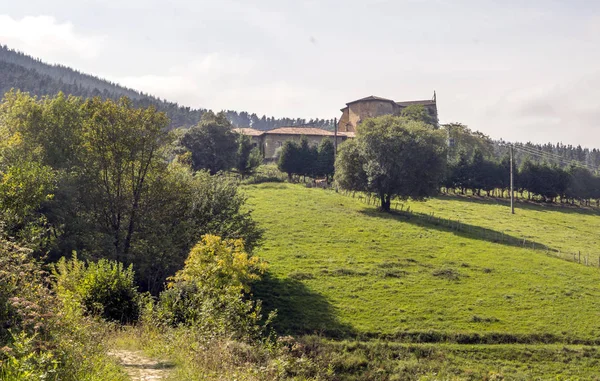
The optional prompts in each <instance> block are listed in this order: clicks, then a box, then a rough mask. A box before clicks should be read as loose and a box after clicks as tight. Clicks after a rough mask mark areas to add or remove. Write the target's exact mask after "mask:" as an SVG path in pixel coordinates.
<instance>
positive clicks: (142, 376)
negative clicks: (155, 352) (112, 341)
mask: <svg viewBox="0 0 600 381" xmlns="http://www.w3.org/2000/svg"><path fill="white" fill-rule="evenodd" d="M110 354H111V355H112V356H114V357H116V358H118V359H119V361H120V362H121V365H122V366H123V367H124V368H125V372H127V374H128V375H129V377H131V380H132V381H154V380H163V379H166V377H167V374H168V372H169V368H171V367H172V365H171V364H169V363H165V362H161V361H156V360H152V359H150V358H148V357H146V356H144V354H143V353H142V352H141V351H128V350H115V351H112V352H111V353H110Z"/></svg>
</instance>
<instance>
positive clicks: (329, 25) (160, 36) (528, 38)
mask: <svg viewBox="0 0 600 381" xmlns="http://www.w3.org/2000/svg"><path fill="white" fill-rule="evenodd" d="M0 43H3V44H7V45H8V46H10V47H12V48H16V49H18V50H21V51H24V52H26V53H28V54H30V55H33V56H36V57H39V58H41V59H42V60H44V61H47V62H51V63H62V64H65V65H68V66H71V67H73V68H76V69H78V70H80V71H84V72H88V73H92V74H95V75H98V76H100V77H104V78H108V79H110V80H113V81H116V82H119V83H121V84H123V85H126V86H128V87H133V88H135V89H138V90H142V91H145V92H149V93H152V94H155V95H156V96H159V97H161V98H166V99H168V100H171V101H177V102H179V103H181V104H183V105H187V106H191V107H206V108H212V109H215V110H221V109H234V110H238V111H242V110H246V111H249V112H256V113H257V114H259V115H262V114H266V115H273V116H277V117H282V116H288V117H305V118H311V117H319V118H333V117H338V118H339V116H340V114H341V113H340V112H339V109H340V108H341V107H343V106H344V104H345V103H346V102H349V101H351V100H354V99H357V98H361V97H364V96H368V95H377V96H381V97H386V98H392V99H394V100H398V101H401V100H413V99H428V98H431V97H432V94H433V91H434V90H436V92H437V99H438V111H439V115H440V121H441V122H442V123H446V122H462V123H464V124H467V125H468V126H470V127H471V128H473V129H476V130H480V131H482V132H484V133H486V134H488V135H490V136H492V137H493V138H504V139H505V140H519V141H528V140H531V141H535V142H548V141H551V142H559V141H560V142H564V143H572V144H582V145H584V146H587V147H599V148H600V1H596V0H570V1H568V0H564V1H551V0H547V1H542V0H528V1H523V0H519V1H512V0H502V1H500V0H494V1H485V0H473V1H466V0H465V1H457V0H437V1H436V0H423V1H417V0H413V1H408V0H391V1H384V0H362V1H356V0H345V1H336V0H320V1H319V0H317V1H291V0H272V1H271V0H264V1H253V2H250V1H235V0H212V1H202V0H197V1H191V0H190V1H184V0H170V1H158V0H143V1H142V0H118V1H114V0H53V1H49V0H28V1H13V0H0Z"/></svg>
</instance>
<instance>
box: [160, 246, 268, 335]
mask: <svg viewBox="0 0 600 381" xmlns="http://www.w3.org/2000/svg"><path fill="white" fill-rule="evenodd" d="M264 271H265V265H264V264H263V263H262V262H260V260H259V259H258V257H252V256H249V255H248V254H247V253H246V252H245V251H244V245H243V242H242V240H240V239H238V240H231V239H226V240H222V239H221V238H220V237H217V236H213V235H205V236H204V237H202V240H201V241H200V242H199V243H198V244H197V245H196V246H194V248H193V249H192V250H191V251H190V255H189V257H188V259H187V260H186V262H185V267H184V268H183V269H182V270H180V271H178V272H177V273H176V274H175V276H173V277H172V278H170V279H169V281H170V283H169V284H168V285H167V289H166V290H165V291H163V292H162V293H161V294H160V298H159V303H158V306H157V310H156V313H157V317H158V319H159V320H160V321H161V322H163V323H166V324H167V325H170V326H177V325H188V326H194V327H195V328H196V329H198V330H199V331H202V332H205V333H207V334H210V335H211V336H223V335H230V336H234V337H236V338H242V339H243V338H253V337H257V336H258V335H259V334H260V333H261V331H262V329H263V328H264V325H262V324H261V319H262V315H261V303H260V301H253V300H251V299H250V298H249V296H250V283H251V282H252V281H255V280H258V279H260V277H261V275H262V274H263V272H264Z"/></svg>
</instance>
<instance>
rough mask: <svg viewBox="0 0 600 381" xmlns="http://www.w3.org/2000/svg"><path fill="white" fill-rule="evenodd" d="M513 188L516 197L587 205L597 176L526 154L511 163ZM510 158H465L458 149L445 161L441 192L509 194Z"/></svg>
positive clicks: (599, 194)
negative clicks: (453, 158) (451, 160)
mask: <svg viewBox="0 0 600 381" xmlns="http://www.w3.org/2000/svg"><path fill="white" fill-rule="evenodd" d="M513 165H514V167H513V179H514V189H515V191H516V192H517V193H518V194H519V195H520V197H522V198H523V197H524V195H526V197H527V198H528V199H539V200H543V201H545V202H571V203H573V202H574V201H575V200H579V201H582V202H584V203H586V204H589V202H590V200H591V199H595V200H599V199H600V176H597V175H595V174H594V173H592V171H590V170H589V169H587V168H584V167H581V166H580V165H578V164H577V163H572V164H571V165H569V166H568V167H566V168H563V167H561V166H558V165H557V164H550V163H547V162H536V161H533V160H531V159H530V157H528V156H526V157H525V158H524V159H523V160H522V162H521V164H520V165H519V166H517V164H516V161H515V163H514V164H513ZM509 189H510V159H509V157H508V155H505V156H504V157H503V158H502V160H500V161H498V160H495V159H486V158H484V155H483V153H482V152H481V151H475V152H474V154H473V155H472V156H471V157H470V158H469V157H468V156H467V155H466V153H465V152H464V151H463V152H461V154H460V156H459V159H458V161H457V162H455V163H449V165H448V170H447V176H446V177H445V179H444V181H443V190H444V191H445V192H448V191H452V192H460V193H461V194H465V192H466V191H467V190H471V192H472V193H473V194H476V195H478V196H482V195H486V196H497V197H509V196H510V194H509Z"/></svg>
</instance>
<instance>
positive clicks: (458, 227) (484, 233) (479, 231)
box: [338, 190, 600, 268]
mask: <svg viewBox="0 0 600 381" xmlns="http://www.w3.org/2000/svg"><path fill="white" fill-rule="evenodd" d="M338 193H340V194H342V195H344V196H346V197H352V198H354V199H358V200H359V201H361V202H363V203H365V204H367V205H371V206H380V205H381V201H380V199H379V198H378V197H377V196H375V195H372V194H368V193H360V192H351V191H344V190H338ZM390 206H391V210H392V211H393V212H394V213H396V214H399V215H402V216H404V217H405V218H407V219H412V220H413V221H414V222H416V223H417V224H420V225H424V226H437V227H441V228H442V229H444V230H447V231H450V232H454V233H456V234H461V235H464V236H468V237H474V238H478V239H482V240H485V241H489V242H493V243H498V244H503V245H509V246H514V247H521V248H524V249H530V250H536V251H539V252H544V253H546V254H547V255H549V256H553V257H557V258H561V259H563V260H567V261H570V262H575V263H579V264H582V265H585V266H593V267H598V268H600V254H596V253H586V252H583V253H582V251H581V250H566V251H563V250H560V249H554V248H551V247H548V246H546V245H544V244H542V243H539V242H536V241H535V240H532V239H531V238H527V237H517V236H514V235H510V234H507V233H506V232H499V231H496V230H492V229H488V228H484V227H481V226H476V225H470V224H468V223H465V222H464V221H461V220H459V219H456V220H454V219H452V218H446V217H441V216H436V215H435V213H434V212H431V213H421V212H415V211H413V210H411V208H410V205H405V204H404V203H403V202H401V201H394V202H393V203H392V204H391V205H390Z"/></svg>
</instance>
